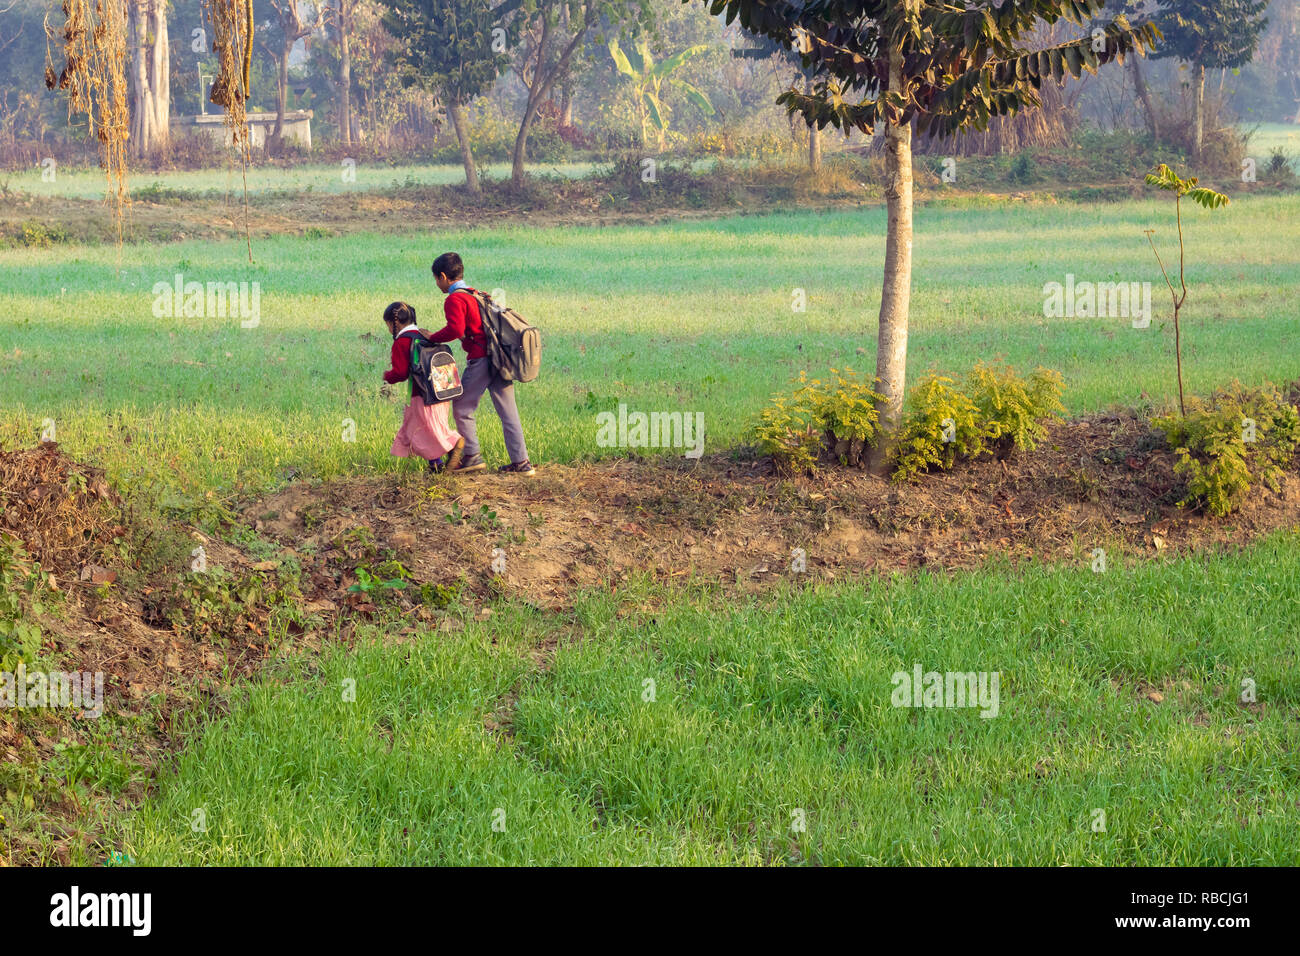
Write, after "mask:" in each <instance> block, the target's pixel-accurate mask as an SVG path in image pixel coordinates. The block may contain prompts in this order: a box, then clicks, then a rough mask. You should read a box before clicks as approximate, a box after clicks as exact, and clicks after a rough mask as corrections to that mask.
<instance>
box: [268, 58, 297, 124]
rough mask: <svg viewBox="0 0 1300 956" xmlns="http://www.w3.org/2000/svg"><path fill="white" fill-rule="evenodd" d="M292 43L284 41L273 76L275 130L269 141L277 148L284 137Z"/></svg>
mask: <svg viewBox="0 0 1300 956" xmlns="http://www.w3.org/2000/svg"><path fill="white" fill-rule="evenodd" d="M293 42H294V41H293V40H288V39H286V40H285V43H284V49H283V50H281V51H280V62H279V63H277V64H276V66H277V67H279V69H278V70H277V72H276V76H275V82H276V98H275V129H274V130H272V131H271V139H272V140H273V141H274V142H275V145H276V147H277V148H278V147H279V146H280V143H281V137H282V136H283V135H284V112H285V110H286V109H287V108H288V106H289V54H290V52H292V50H293Z"/></svg>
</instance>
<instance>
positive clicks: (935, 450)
mask: <svg viewBox="0 0 1300 956" xmlns="http://www.w3.org/2000/svg"><path fill="white" fill-rule="evenodd" d="M989 437H990V432H989V427H988V425H987V424H986V423H985V422H984V421H983V420H982V419H981V417H980V411H979V408H978V407H977V406H976V405H975V403H974V402H973V401H971V399H970V397H969V396H967V395H966V394H964V393H963V392H960V391H958V390H957V389H956V388H954V387H953V380H952V379H950V378H948V377H946V376H943V375H928V376H926V377H925V378H923V379H922V380H921V381H920V382H919V383H918V384H917V385H916V387H915V388H913V389H912V393H911V395H909V396H908V408H907V411H906V414H905V416H904V419H903V427H902V430H901V431H900V432H899V436H898V444H897V445H896V446H895V450H894V455H895V465H894V474H893V479H894V481H907V480H910V479H912V478H915V477H917V476H918V475H920V474H922V473H924V472H927V471H929V470H930V469H931V468H941V469H943V470H944V471H947V470H949V469H951V468H952V466H953V465H954V464H956V461H957V459H958V458H974V457H975V456H976V455H978V454H979V453H980V452H982V451H983V450H984V445H985V440H986V439H987V438H989Z"/></svg>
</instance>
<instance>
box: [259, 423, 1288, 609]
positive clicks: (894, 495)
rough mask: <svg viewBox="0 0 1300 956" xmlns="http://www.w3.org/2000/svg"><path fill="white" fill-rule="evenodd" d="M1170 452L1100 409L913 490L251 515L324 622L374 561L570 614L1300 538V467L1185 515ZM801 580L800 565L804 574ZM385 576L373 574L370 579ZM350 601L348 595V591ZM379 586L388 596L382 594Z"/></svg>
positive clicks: (817, 486)
mask: <svg viewBox="0 0 1300 956" xmlns="http://www.w3.org/2000/svg"><path fill="white" fill-rule="evenodd" d="M1173 464H1174V459H1173V455H1172V454H1171V453H1170V452H1169V451H1168V449H1166V448H1164V447H1162V442H1161V440H1160V437H1159V436H1158V435H1154V434H1153V433H1152V432H1151V431H1150V429H1149V426H1147V425H1146V424H1145V423H1143V422H1142V421H1140V420H1138V419H1137V418H1135V417H1132V416H1129V415H1100V416H1094V417H1091V418H1086V419H1079V420H1075V421H1072V422H1068V423H1062V424H1058V425H1056V426H1054V427H1053V428H1051V430H1050V431H1049V434H1048V437H1047V438H1046V440H1045V441H1044V442H1043V443H1042V445H1040V447H1039V448H1038V449H1037V450H1036V451H1035V452H1033V453H1032V454H1027V455H1022V456H1019V457H1018V458H1011V459H1008V460H997V459H986V460H981V461H977V462H974V463H971V464H968V465H966V466H964V467H961V468H959V469H958V470H956V471H954V472H951V473H948V474H936V475H932V476H929V477H926V478H924V479H922V480H921V481H920V482H918V483H916V484H911V485H895V484H891V483H889V482H887V481H884V480H881V479H876V478H872V477H869V476H865V475H863V474H861V473H858V472H850V471H847V470H833V471H830V472H828V473H826V474H823V475H822V476H821V477H819V478H818V479H816V480H815V481H814V480H805V479H800V480H785V479H782V478H781V477H780V476H778V475H777V474H775V473H774V471H773V470H772V468H771V467H770V465H769V464H768V463H767V462H766V461H750V462H737V461H735V460H732V459H729V458H726V457H723V456H716V457H713V458H706V459H704V460H702V461H700V462H698V463H689V464H686V463H681V462H673V461H665V460H662V459H659V460H654V461H614V462H603V463H597V464H589V465H577V466H552V467H548V468H542V469H540V470H539V472H538V474H537V476H536V477H535V478H531V479H520V478H516V477H511V476H499V475H494V474H493V475H481V476H474V477H466V478H461V479H452V478H439V479H431V480H425V479H414V478H410V479H401V478H396V477H384V478H373V479H362V480H349V481H336V482H329V483H326V484H324V485H319V486H312V485H307V484H299V485H294V486H291V487H289V488H286V489H284V490H283V491H281V492H279V493H278V494H276V495H273V496H271V497H270V498H268V499H266V500H264V501H261V502H258V503H257V504H255V505H253V506H250V507H249V508H248V509H247V510H246V511H245V519H246V520H247V521H249V522H250V523H251V524H253V525H254V526H255V527H256V528H257V530H259V531H261V532H262V533H263V534H264V535H266V536H269V537H271V538H273V539H274V540H276V541H277V542H278V543H279V544H280V545H281V546H282V547H283V549H284V555H286V556H289V555H292V556H293V557H294V558H295V559H296V560H298V561H299V562H301V564H302V566H303V568H304V575H303V580H304V593H305V594H307V597H308V599H309V600H310V601H312V602H313V603H312V606H313V607H316V608H319V609H322V610H323V611H325V612H330V611H334V610H339V609H343V608H345V607H347V606H353V607H357V606H360V607H361V608H362V609H363V610H368V609H369V604H368V594H369V592H367V593H366V594H358V592H357V590H356V587H355V586H356V585H357V584H358V581H361V582H362V583H363V585H366V586H369V585H368V583H367V582H370V581H371V580H372V579H374V578H375V577H376V574H375V572H376V569H377V568H384V567H386V568H388V570H387V571H386V572H384V573H385V574H388V575H395V574H400V573H401V572H402V571H408V572H409V580H410V582H411V586H410V587H407V588H406V589H404V590H402V591H400V592H397V593H395V594H393V595H392V597H393V598H394V599H395V600H398V601H400V602H402V603H403V604H404V605H405V606H407V607H410V608H415V607H416V606H417V605H418V603H419V600H418V598H417V597H416V595H417V593H418V590H417V586H418V585H420V584H426V585H433V584H437V585H442V586H448V585H451V584H453V583H455V582H457V581H461V582H462V583H463V584H464V585H466V586H468V588H469V589H470V591H471V592H472V593H474V594H475V595H476V596H477V597H478V598H480V599H482V600H487V599H489V598H490V597H492V596H493V595H495V594H500V593H502V592H508V593H514V594H516V595H518V596H520V597H523V598H525V599H527V600H529V601H532V602H534V603H536V604H538V605H540V606H545V607H552V608H555V607H563V606H565V605H566V604H567V603H568V602H569V601H570V599H571V596H572V594H573V593H574V592H575V591H576V590H579V589H583V588H592V587H612V586H615V585H617V584H618V583H619V582H620V581H621V580H624V579H625V578H627V577H628V576H629V575H634V574H649V575H652V576H653V577H655V578H657V579H659V580H663V581H672V580H684V579H687V578H688V577H692V576H693V577H695V578H696V579H702V580H705V581H709V582H715V583H718V584H720V585H722V586H724V587H726V588H727V589H728V590H733V591H735V590H738V591H742V592H743V591H753V590H761V589H764V588H766V587H769V586H771V585H772V584H774V583H776V582H778V581H783V580H784V581H788V580H792V579H793V580H808V579H816V578H821V579H835V578H838V577H842V576H844V575H847V574H854V573H863V572H876V573H878V572H887V571H893V570H904V569H907V568H914V567H918V566H923V565H924V566H937V567H943V568H958V567H973V566H976V565H978V564H980V563H981V562H982V561H983V560H984V559H985V558H986V557H987V556H988V555H990V554H993V553H998V554H1006V555H1010V556H1011V558H1012V560H1025V559H1032V560H1053V561H1084V560H1090V557H1091V549H1092V548H1094V547H1105V548H1107V549H1108V550H1114V549H1119V550H1120V551H1125V552H1129V553H1138V554H1147V555H1156V554H1162V553H1176V552H1179V551H1183V550H1190V549H1194V548H1200V547H1207V546H1208V547H1214V546H1218V545H1221V544H1233V543H1242V542H1245V541H1247V540H1249V539H1251V538H1253V537H1255V536H1256V535H1258V534H1261V533H1265V532H1268V531H1271V530H1274V529H1277V528H1281V527H1296V526H1300V479H1298V478H1297V475H1296V473H1295V471H1294V470H1293V471H1292V472H1290V473H1289V474H1288V475H1287V476H1286V477H1285V478H1284V480H1283V483H1282V487H1281V490H1280V492H1279V493H1276V494H1275V493H1273V492H1270V491H1268V490H1267V489H1264V488H1260V489H1258V491H1256V492H1255V493H1254V495H1253V497H1252V499H1251V501H1250V502H1248V503H1247V505H1246V507H1245V508H1244V509H1243V510H1242V511H1240V512H1238V513H1236V514H1234V515H1233V516H1231V517H1230V518H1228V519H1224V520H1218V519H1214V518H1211V517H1209V516H1207V515H1204V514H1201V513H1199V512H1196V511H1194V510H1187V509H1183V508H1179V507H1178V506H1177V501H1178V499H1179V498H1180V497H1181V494H1182V487H1181V482H1180V481H1179V479H1178V478H1177V477H1176V476H1175V474H1174V471H1173ZM801 568H802V569H803V570H800V569H801ZM381 576H382V575H381ZM349 589H352V590H349ZM378 590H380V591H382V590H383V589H382V587H381V588H378Z"/></svg>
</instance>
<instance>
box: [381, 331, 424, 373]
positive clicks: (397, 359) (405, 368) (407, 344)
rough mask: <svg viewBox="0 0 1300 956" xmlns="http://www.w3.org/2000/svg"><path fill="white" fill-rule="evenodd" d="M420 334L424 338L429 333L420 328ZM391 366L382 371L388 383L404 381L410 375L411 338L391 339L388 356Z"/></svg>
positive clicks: (399, 337)
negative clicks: (390, 349)
mask: <svg viewBox="0 0 1300 956" xmlns="http://www.w3.org/2000/svg"><path fill="white" fill-rule="evenodd" d="M420 334H421V335H423V336H424V337H425V338H426V339H427V338H428V337H429V333H428V332H426V331H424V329H420ZM389 361H390V362H391V363H392V366H393V367H392V368H390V369H389V370H388V371H387V372H385V373H384V381H385V382H387V383H388V384H389V385H396V384H397V383H398V382H405V381H406V380H407V379H408V378H410V376H411V340H410V339H408V338H402V337H401V336H398V337H397V338H395V339H393V351H392V353H391V354H390V356H389Z"/></svg>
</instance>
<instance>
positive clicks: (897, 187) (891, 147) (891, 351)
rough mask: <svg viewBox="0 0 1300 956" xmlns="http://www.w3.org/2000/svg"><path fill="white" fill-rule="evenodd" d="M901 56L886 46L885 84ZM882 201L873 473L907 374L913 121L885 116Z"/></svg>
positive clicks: (892, 80)
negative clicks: (885, 224)
mask: <svg viewBox="0 0 1300 956" xmlns="http://www.w3.org/2000/svg"><path fill="white" fill-rule="evenodd" d="M902 73H903V61H902V55H901V53H900V52H899V51H897V50H893V51H890V66H889V88H890V90H901V89H902V88H903V76H902ZM885 200H886V208H887V209H888V213H889V232H888V235H887V238H886V240H885V277H884V285H883V287H882V289H881V292H880V327H879V331H878V333H877V338H876V379H877V381H876V385H875V387H876V389H877V390H878V391H879V392H880V393H881V395H883V396H884V398H883V399H882V400H881V401H879V402H877V403H876V411H877V413H878V414H879V416H880V423H879V424H880V441H879V443H878V444H877V445H876V447H875V448H874V449H872V453H871V456H870V460H869V467H870V469H871V471H872V473H873V474H877V475H884V474H885V473H887V472H888V470H889V458H890V455H891V453H892V451H893V447H894V444H895V442H896V441H897V439H898V429H899V424H900V422H901V421H902V417H903V394H904V389H905V387H906V378H907V316H908V309H909V306H910V304H911V298H912V124H911V123H910V122H907V121H905V120H900V118H899V117H897V116H893V115H890V116H887V117H886V119H885Z"/></svg>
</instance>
